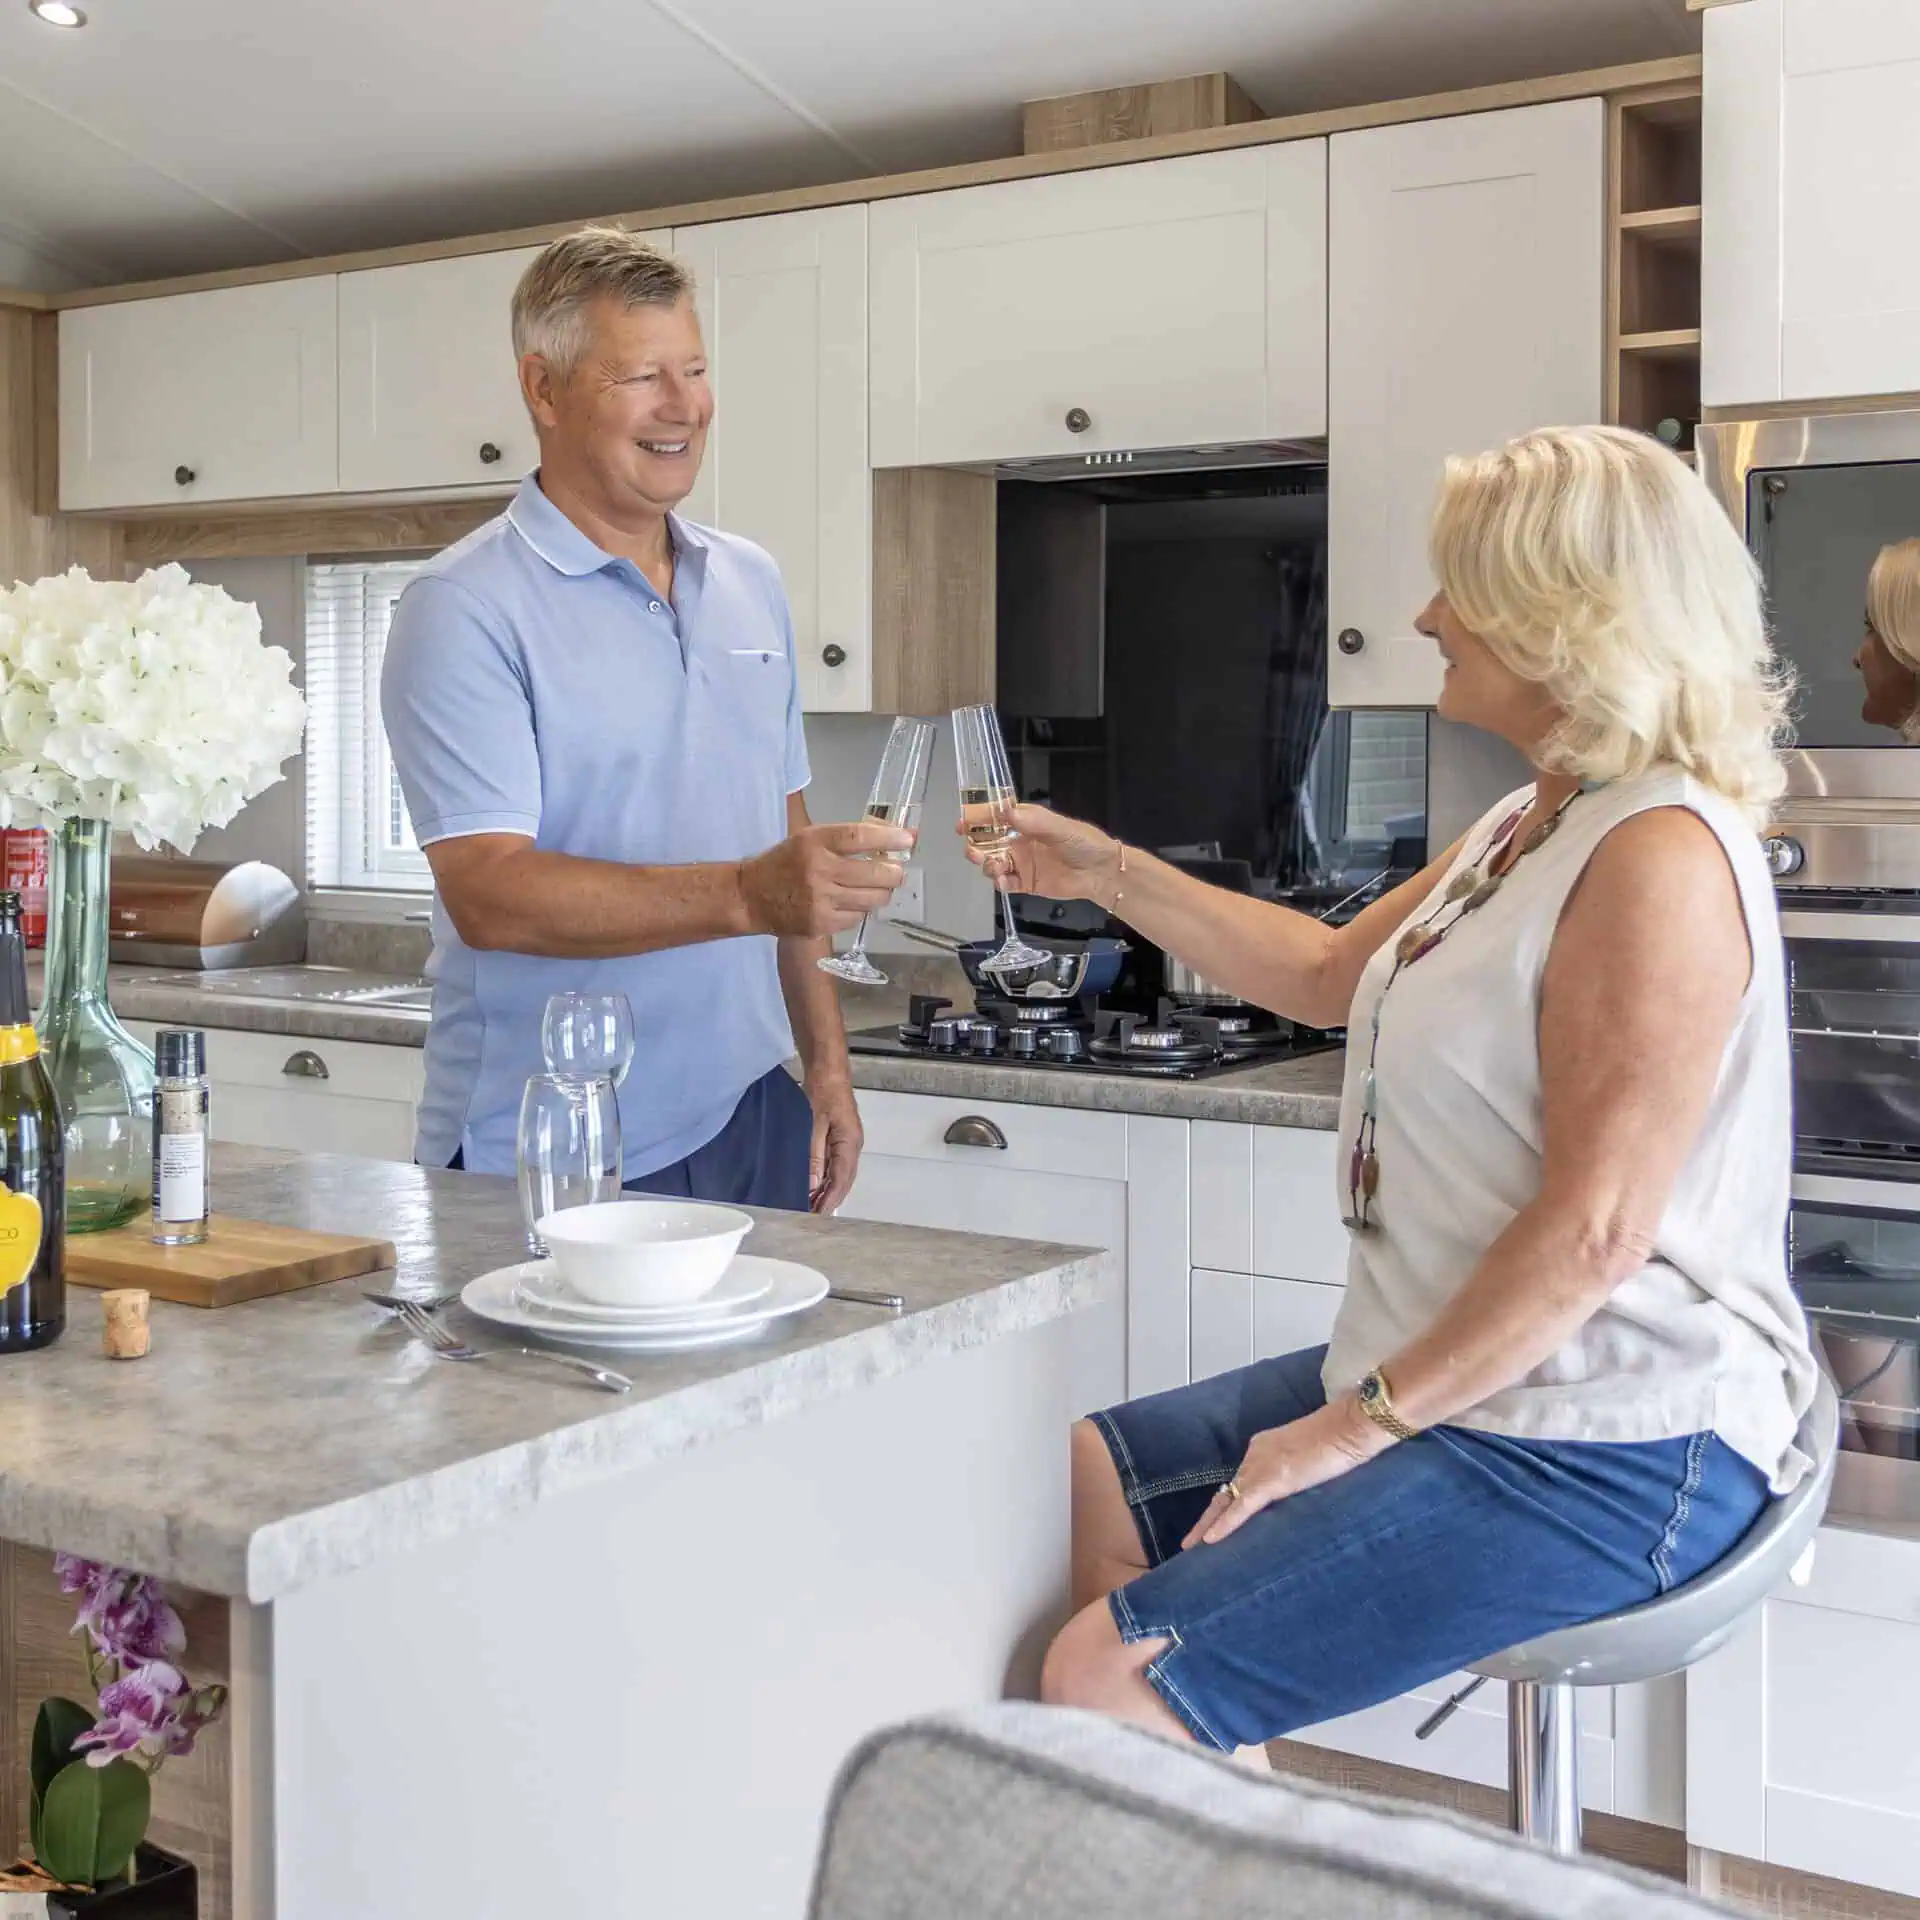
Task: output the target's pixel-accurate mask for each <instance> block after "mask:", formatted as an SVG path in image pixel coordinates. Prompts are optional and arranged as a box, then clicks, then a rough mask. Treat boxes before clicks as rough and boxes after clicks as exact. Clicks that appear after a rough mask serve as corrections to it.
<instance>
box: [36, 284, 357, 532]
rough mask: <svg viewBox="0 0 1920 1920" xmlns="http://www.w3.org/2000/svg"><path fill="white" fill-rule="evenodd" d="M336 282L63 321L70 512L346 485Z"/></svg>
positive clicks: (72, 314)
mask: <svg viewBox="0 0 1920 1920" xmlns="http://www.w3.org/2000/svg"><path fill="white" fill-rule="evenodd" d="M337 285H338V282H337V280H336V279H335V277H334V276H333V275H332V274H313V275H310V276H308V277H306V278H303V279H298V280H272V281H267V282H264V283H263V284H261V285H258V286H249V287H222V288H220V289H218V290H217V291H215V292H212V293H182V294H171V295H168V296H167V297H165V298H163V299H158V300H128V301H124V302H122V303H119V304H117V305H113V306H103V307H69V308H68V309H66V311H64V312H63V313H62V314H61V315H60V504H61V506H62V507H64V508H66V509H68V510H69V511H79V510H82V509H85V508H89V507H146V506H155V505H159V504H161V503H166V504H173V503H175V502H180V501H202V500H244V499H257V498H262V497H266V496H270V495H276V494H306V493H328V492H331V491H332V490H333V489H334V487H335V486H337V485H338V483H339V459H338V443H339V420H338V411H339V410H338V405H337V399H336V393H337V387H336V379H335V373H336V360H337V353H336V347H335V333H336V327H335V317H336V316H335V288H336V287H337Z"/></svg>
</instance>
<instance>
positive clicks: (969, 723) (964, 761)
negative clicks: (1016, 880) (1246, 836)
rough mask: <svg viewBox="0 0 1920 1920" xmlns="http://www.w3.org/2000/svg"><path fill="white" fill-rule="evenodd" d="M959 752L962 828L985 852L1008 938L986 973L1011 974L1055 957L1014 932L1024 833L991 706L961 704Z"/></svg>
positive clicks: (986, 963) (956, 720) (956, 723)
mask: <svg viewBox="0 0 1920 1920" xmlns="http://www.w3.org/2000/svg"><path fill="white" fill-rule="evenodd" d="M953 752H954V760H955V763H956V765H957V766H958V768H959V773H960V829H961V831H962V832H963V833H964V834H965V835H966V837H967V843H968V845H969V846H971V847H973V848H974V849H975V850H976V851H978V852H979V853H981V854H982V855H984V856H985V857H984V859H983V860H982V862H981V865H982V867H983V868H984V870H985V872H986V875H987V878H988V879H990V880H991V881H992V882H993V887H994V892H995V894H996V896H997V897H998V899H999V902H1000V927H1001V932H1002V934H1003V935H1004V936H1005V937H1004V938H1003V939H1002V940H1001V942H1000V947H999V951H998V952H996V953H995V954H994V955H993V957H992V958H991V959H988V960H983V961H981V963H980V970H981V971H982V972H983V973H1010V972H1013V971H1015V970H1016V969H1018V968H1021V967H1038V966H1044V965H1045V964H1046V962H1047V961H1049V960H1051V959H1052V958H1053V955H1052V954H1051V953H1049V952H1047V951H1046V949H1045V948H1043V947H1034V946H1029V945H1028V944H1027V942H1026V941H1024V940H1022V939H1021V938H1020V936H1019V935H1018V934H1017V933H1015V932H1014V930H1013V909H1012V907H1011V906H1009V905H1008V903H1007V890H1008V886H1009V883H1010V882H1011V880H1012V878H1013V862H1012V861H1011V860H1010V859H1008V858H1007V853H1008V849H1010V848H1011V847H1012V845H1013V843H1014V841H1015V840H1017V839H1018V838H1019V837H1020V836H1019V835H1018V834H1017V833H1015V832H1014V830H1013V819H1012V814H1013V806H1014V801H1015V798H1016V796H1015V794H1014V791H1013V771H1012V769H1011V768H1010V767H1009V766H1008V764H1007V743H1006V741H1005V740H1004V739H1003V738H1002V737H1001V734H1000V718H999V716H998V715H997V714H996V713H995V712H994V710H993V709H992V708H991V707H959V708H956V709H955V711H954V716H953Z"/></svg>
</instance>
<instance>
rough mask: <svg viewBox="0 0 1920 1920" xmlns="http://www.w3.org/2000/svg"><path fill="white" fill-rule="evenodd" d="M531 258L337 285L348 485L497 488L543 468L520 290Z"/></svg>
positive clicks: (348, 488) (423, 268) (434, 265)
mask: <svg viewBox="0 0 1920 1920" xmlns="http://www.w3.org/2000/svg"><path fill="white" fill-rule="evenodd" d="M538 251H539V249H538V248H535V247H526V248H520V249H516V250H515V251H513V252H511V253H477V254H470V255H468V256H467V257H466V258H465V259H460V260H423V261H420V262H418V263H417V264H415V265H413V266H405V267H376V268H373V269H372V270H371V271H369V272H366V273H343V274H342V275H341V276H340V486H341V490H342V491H343V492H347V493H374V492H378V491H381V490H383V489H386V488H400V487H445V486H460V485H467V486H496V487H497V486H499V485H501V484H502V483H503V482H504V481H507V480H517V479H519V478H520V477H521V476H522V475H523V474H525V473H526V472H528V471H529V470H530V469H531V468H532V467H533V465H534V463H535V457H536V456H535V453H534V443H533V423H532V422H531V421H530V420H529V419H528V418H527V410H526V408H525V407H524V406H523V405H522V404H521V401H520V382H519V379H518V376H517V373H516V371H515V365H514V358H513V333H512V318H511V311H510V308H511V302H512V299H513V289H514V284H515V282H516V281H518V280H519V278H520V275H521V274H522V272H524V271H525V269H526V265H527V263H528V261H530V260H531V259H532V258H533V257H534V255H535V254H536V253H537V252H538Z"/></svg>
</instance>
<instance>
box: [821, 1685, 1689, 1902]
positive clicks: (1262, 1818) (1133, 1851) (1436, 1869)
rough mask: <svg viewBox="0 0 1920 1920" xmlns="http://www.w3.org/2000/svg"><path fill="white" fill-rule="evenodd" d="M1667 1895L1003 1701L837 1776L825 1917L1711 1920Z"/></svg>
mask: <svg viewBox="0 0 1920 1920" xmlns="http://www.w3.org/2000/svg"><path fill="white" fill-rule="evenodd" d="M1716 1911H1719V1910H1718V1909H1715V1908H1712V1907H1708V1906H1705V1905H1703V1904H1702V1903H1701V1902H1699V1901H1697V1900H1695V1899H1693V1898H1692V1897H1691V1896H1690V1895H1688V1894H1687V1893H1686V1892H1684V1891H1683V1890H1681V1889H1679V1888H1677V1887H1675V1886H1674V1885H1673V1884H1672V1883H1671V1882H1669V1881H1662V1880H1655V1879H1651V1878H1649V1877H1647V1876H1645V1875H1642V1874H1637V1873H1629V1872H1627V1871H1626V1870H1624V1869H1622V1868H1616V1867H1613V1866H1611V1865H1608V1864H1606V1863H1603V1862H1598V1861H1590V1860H1578V1861H1567V1860H1558V1859H1554V1858H1553V1857H1551V1856H1550V1855H1547V1854H1544V1853H1541V1852H1538V1851H1536V1850H1535V1849H1533V1848H1531V1847H1526V1846H1523V1845H1522V1844H1521V1843H1520V1842H1519V1841H1517V1840H1514V1839H1511V1838H1509V1837H1508V1836H1507V1835H1505V1834H1502V1833H1500V1832H1498V1831H1496V1830H1494V1829H1492V1828H1488V1827H1482V1826H1475V1825H1471V1824H1469V1823H1468V1822H1466V1821H1463V1820H1456V1819H1453V1818H1451V1817H1449V1816H1446V1815H1442V1814H1437V1813H1433V1812H1429V1811H1426V1810H1425V1809H1421V1808H1415V1807H1411V1806H1406V1805H1402V1804H1400V1803H1397V1802H1393V1801H1386V1800H1376V1799H1370V1798H1361V1797H1359V1796H1354V1795H1345V1794H1335V1793H1329V1792H1325V1791H1321V1790H1319V1789H1312V1788H1305V1787H1299V1786H1294V1785H1292V1784H1289V1783H1286V1782H1285V1781H1284V1780H1283V1779H1273V1780H1269V1779H1265V1778H1262V1777H1260V1776H1258V1775H1255V1774H1252V1773H1249V1772H1247V1771H1246V1770H1245V1769H1244V1768H1242V1767H1240V1766H1237V1765H1235V1764H1234V1763H1233V1762H1231V1761H1229V1760H1226V1759H1224V1758H1222V1757H1220V1756H1218V1755H1213V1754H1204V1753H1200V1752H1198V1751H1195V1750H1191V1749H1182V1748H1179V1747H1176V1746H1173V1745H1171V1744H1170V1743H1168V1742H1166V1741H1163V1740H1160V1739H1157V1738H1155V1737H1154V1736H1152V1735H1150V1734H1145V1733H1140V1732H1137V1731H1135V1730H1134V1729H1132V1728H1129V1727H1123V1726H1120V1725H1118V1724H1117V1723H1115V1722H1113V1721H1110V1720H1106V1719H1103V1718H1100V1717H1098V1716H1095V1715H1093V1714H1085V1713H1075V1712H1068V1711H1064V1710H1058V1709H1052V1708H1046V1707H1036V1706H1028V1705H1022V1704H1007V1705H1002V1706H993V1707H983V1708H970V1709H967V1710H964V1711H961V1712H956V1713H951V1714H943V1715H941V1716H939V1717H938V1718H935V1719H929V1720H919V1721H913V1722H910V1723H909V1724H907V1725H905V1726H902V1727H895V1728H889V1729H887V1730H885V1731H883V1732H881V1733H878V1734H876V1735H874V1736H873V1737H872V1738H870V1739H868V1740H867V1741H865V1742H864V1743H863V1744H862V1745H861V1746H860V1747H858V1748H856V1749H855V1751H854V1753H853V1755H852V1756H851V1757H850V1758H849V1760H848V1761H847V1763H846V1765H845V1766H844V1767H843V1768H842V1769H841V1773H840V1778H839V1781H838V1782H837V1784H836V1785H835V1788H834V1792H833V1797H832V1801H831V1803H830V1806H829V1809H828V1815H827V1829H826V1834H825V1837H824V1841H823V1844H822V1848H821V1855H820V1861H819V1865H818V1868H817V1870H816V1877H815V1883H814V1890H813V1901H812V1905H811V1908H810V1913H811V1916H812V1920H1279V1916H1283V1915H1284V1916H1289V1917H1290V1920H1362V1916H1364V1920H1703V1916H1706V1915H1709V1914H1712V1913H1714V1912H1716Z"/></svg>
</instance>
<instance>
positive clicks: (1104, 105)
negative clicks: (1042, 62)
mask: <svg viewBox="0 0 1920 1920" xmlns="http://www.w3.org/2000/svg"><path fill="white" fill-rule="evenodd" d="M1266 118H1267V115H1266V114H1265V113H1264V112H1262V111H1261V108H1260V106H1259V103H1258V102H1257V101H1255V100H1254V99H1253V98H1252V97H1251V96H1250V95H1249V94H1248V93H1247V91H1246V89H1245V88H1244V87H1242V86H1241V85H1240V83H1239V82H1238V81H1237V80H1236V79H1234V77H1233V76H1232V74H1230V73H1196V74H1193V75H1191V76H1189V77H1188V78H1186V79H1181V80H1156V81H1154V82H1152V83H1151V84H1150V85H1148V86H1144V87H1103V88H1098V89H1095V90H1094V91H1091V92H1088V93H1064V94H1060V95H1058V96H1057V97H1056V98H1054V99H1051V100H1029V101H1028V102H1027V104H1026V106H1025V107H1024V108H1023V109H1022V111H1021V116H1020V130H1021V137H1020V150H1021V152H1023V153H1062V152H1065V151H1067V150H1069V149H1071V148H1076V147H1090V146H1094V145H1097V144H1099V143H1101V142H1103V141H1108V140H1143V139H1151V138H1153V137H1154V136H1155V135H1157V134H1165V133H1196V132H1198V131H1199V130H1200V129H1201V128H1202V127H1235V126H1243V125H1246V124H1247V123H1248V122H1250V121H1254V120H1264V119H1266Z"/></svg>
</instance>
